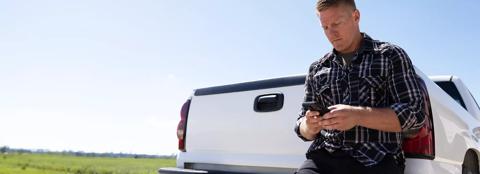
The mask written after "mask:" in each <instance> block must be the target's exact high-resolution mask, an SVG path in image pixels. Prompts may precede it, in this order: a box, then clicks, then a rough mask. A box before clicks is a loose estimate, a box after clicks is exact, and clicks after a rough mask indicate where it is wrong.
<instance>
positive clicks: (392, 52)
mask: <svg viewBox="0 0 480 174" xmlns="http://www.w3.org/2000/svg"><path fill="white" fill-rule="evenodd" d="M362 35H363V41H362V46H361V48H360V50H359V51H358V52H357V53H356V55H355V56H354V58H353V59H352V62H351V64H350V65H349V66H344V64H343V60H342V57H340V56H339V55H338V54H337V53H336V51H335V50H333V51H332V52H330V53H328V54H327V55H325V56H324V57H323V58H321V59H320V60H318V61H315V62H314V63H312V64H311V66H310V68H309V71H308V75H307V77H306V80H305V97H304V101H317V102H319V103H320V104H322V105H323V106H325V107H328V106H332V105H335V104H347V105H352V106H370V107H374V108H388V107H389V108H391V109H393V111H395V113H396V114H397V116H398V119H399V121H400V125H401V128H402V132H406V131H412V130H417V129H419V128H421V127H422V126H423V124H424V121H425V115H424V112H423V111H424V108H423V107H424V103H423V102H424V101H423V98H422V96H423V91H422V90H421V89H420V86H419V84H418V81H417V75H416V73H415V70H414V68H413V65H412V63H411V60H410V58H409V57H408V55H407V54H406V52H405V51H404V50H403V49H402V48H400V47H398V46H396V45H393V44H390V43H387V42H380V41H377V40H373V39H372V38H370V37H369V36H368V35H367V34H365V33H362ZM306 110H307V108H303V107H302V108H301V112H300V114H299V117H298V119H297V124H296V126H295V132H296V133H297V135H298V136H299V137H300V138H302V139H303V140H305V141H306V139H305V138H304V137H303V136H302V135H301V134H300V131H299V127H300V123H301V122H302V120H303V119H304V116H305V112H306ZM402 139H403V137H402V133H395V132H384V131H379V130H374V129H369V128H366V127H362V126H355V127H353V128H352V129H350V130H346V131H338V130H322V131H321V132H320V133H319V134H318V135H317V136H316V139H315V140H314V141H313V143H312V145H311V146H310V148H309V150H308V151H307V154H308V153H310V152H312V151H315V150H319V149H321V148H324V149H326V150H328V151H330V152H333V151H335V150H344V151H345V152H347V153H348V154H350V155H351V156H352V157H353V158H355V159H356V160H358V161H359V162H360V163H362V164H363V165H365V166H371V165H375V164H377V163H378V162H380V161H381V160H382V159H383V158H384V156H385V155H386V154H393V155H394V157H402V158H403V151H402V150H401V144H402Z"/></svg>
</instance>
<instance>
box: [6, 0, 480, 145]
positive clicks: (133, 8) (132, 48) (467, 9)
mask: <svg viewBox="0 0 480 174" xmlns="http://www.w3.org/2000/svg"><path fill="white" fill-rule="evenodd" d="M314 4H315V0H302V1H292V0H275V1H274V0H262V1H258V0H243V1H232V0H205V1H195V0H185V1H178V0H138V1H107V0H102V1H94V0H86V1H59V0H48V1H13V0H0V81H1V82H2V83H1V85H0V119H1V120H2V121H1V122H0V124H1V126H0V132H2V133H1V134H0V146H1V145H8V146H10V147H17V148H45V149H51V150H64V149H70V150H83V151H94V152H128V153H148V154H171V153H176V144H177V142H176V136H175V132H176V130H175V129H176V124H177V121H178V119H179V110H180V107H181V105H182V104H183V102H184V101H185V100H186V99H187V98H188V96H190V95H191V93H192V91H193V89H195V88H201V87H208V86H215V85H222V84H229V83H236V82H243V81H252V80H258V79H265V78H273V77H280V76H289V75H293V74H304V73H306V71H307V67H308V65H310V63H311V62H313V61H314V60H316V59H318V58H320V57H321V56H322V55H324V54H325V53H327V52H328V51H330V50H331V46H330V44H329V43H328V42H327V40H326V38H325V37H324V35H323V31H322V29H321V28H320V24H319V21H318V19H317V17H316V15H315V11H314ZM357 6H358V8H359V9H360V11H361V30H362V31H364V32H367V33H368V34H369V35H370V36H371V37H373V38H375V39H380V40H383V41H389V42H392V43H394V44H397V45H399V46H401V47H403V48H404V49H405V50H406V51H407V53H408V54H409V55H410V57H411V59H412V61H413V63H414V64H415V65H416V66H417V67H418V68H420V69H421V70H422V71H423V72H424V73H426V74H428V75H449V74H453V75H457V76H459V77H460V78H462V79H463V81H464V82H465V83H466V84H467V86H468V87H470V90H471V92H472V93H473V95H474V96H476V97H480V82H479V81H478V80H477V78H476V76H477V74H480V68H477V66H478V65H479V63H480V61H479V59H478V58H476V57H477V53H476V51H477V50H479V49H480V45H479V44H478V43H477V41H478V40H480V34H478V31H480V20H478V19H477V18H478V13H477V11H478V10H477V9H475V8H476V7H478V6H480V1H472V0H470V1H461V2H460V1H453V0H441V1H438V0H423V1H414V0H406V1H381V0H358V1H357Z"/></svg>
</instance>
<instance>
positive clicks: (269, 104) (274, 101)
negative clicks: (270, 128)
mask: <svg viewBox="0 0 480 174" xmlns="http://www.w3.org/2000/svg"><path fill="white" fill-rule="evenodd" d="M283 98H284V97H283V94H282V93H273V94H264V95H259V96H257V97H255V101H254V102H253V110H255V112H273V111H278V110H280V109H282V107H283Z"/></svg>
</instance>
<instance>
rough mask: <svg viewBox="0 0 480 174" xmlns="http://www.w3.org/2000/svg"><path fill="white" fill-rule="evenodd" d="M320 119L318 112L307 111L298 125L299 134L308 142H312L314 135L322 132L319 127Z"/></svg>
mask: <svg viewBox="0 0 480 174" xmlns="http://www.w3.org/2000/svg"><path fill="white" fill-rule="evenodd" d="M321 119H322V118H321V117H320V113H319V112H318V111H311V110H307V112H306V113H305V117H304V120H303V121H302V123H301V124H300V134H302V136H303V137H305V138H307V139H309V140H314V139H315V137H316V135H317V134H318V133H319V132H320V131H321V130H322V126H321V125H320V120H321Z"/></svg>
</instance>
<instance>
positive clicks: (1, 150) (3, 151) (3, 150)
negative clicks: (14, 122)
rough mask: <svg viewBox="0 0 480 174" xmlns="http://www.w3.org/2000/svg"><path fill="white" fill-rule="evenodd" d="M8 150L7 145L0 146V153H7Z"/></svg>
mask: <svg viewBox="0 0 480 174" xmlns="http://www.w3.org/2000/svg"><path fill="white" fill-rule="evenodd" d="M9 150H10V148H8V146H2V147H0V153H7V152H8V151H9Z"/></svg>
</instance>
